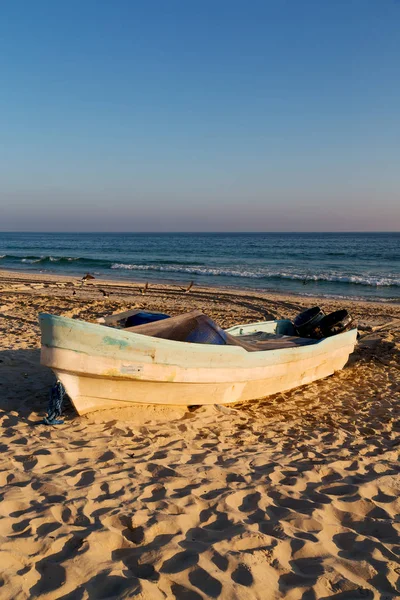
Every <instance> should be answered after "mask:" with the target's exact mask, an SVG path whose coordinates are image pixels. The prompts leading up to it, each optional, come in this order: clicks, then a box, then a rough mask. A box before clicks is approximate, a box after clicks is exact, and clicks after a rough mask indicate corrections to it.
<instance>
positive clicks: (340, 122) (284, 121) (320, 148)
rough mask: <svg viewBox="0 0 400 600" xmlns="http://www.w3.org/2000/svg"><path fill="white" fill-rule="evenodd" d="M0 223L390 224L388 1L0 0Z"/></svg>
mask: <svg viewBox="0 0 400 600" xmlns="http://www.w3.org/2000/svg"><path fill="white" fill-rule="evenodd" d="M0 75H1V81H0V209H1V211H0V230H17V231H21V230H32V231H51V230H56V231H95V230H98V231H106V230H108V231H168V230H172V231H199V230H200V231H212V230H217V231H228V230H232V231H235V230H239V231H286V230H290V231H305V230H311V231H318V230H350V231H355V230H360V231H362V230H382V231H383V230H392V231H394V230H399V229H400V174H399V173H400V1H399V0H157V1H156V0H142V1H140V2H137V1H135V0H114V1H109V0H79V1H78V0H64V1H55V0H26V1H23V0H4V1H3V2H1V4H0Z"/></svg>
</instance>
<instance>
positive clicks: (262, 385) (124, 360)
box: [40, 314, 357, 415]
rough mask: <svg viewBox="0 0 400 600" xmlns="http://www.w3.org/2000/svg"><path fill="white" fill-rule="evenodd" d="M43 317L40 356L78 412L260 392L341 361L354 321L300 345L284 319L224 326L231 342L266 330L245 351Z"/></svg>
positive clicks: (310, 377) (315, 375)
mask: <svg viewBox="0 0 400 600" xmlns="http://www.w3.org/2000/svg"><path fill="white" fill-rule="evenodd" d="M40 324H41V330H42V350H41V363H42V364H43V365H46V366H48V367H50V368H51V369H53V371H54V373H55V374H56V376H57V378H58V379H59V380H60V381H61V383H62V384H63V385H64V387H65V389H66V391H67V393H68V395H69V397H70V398H71V400H72V402H73V404H74V406H75V408H76V410H77V412H78V413H79V414H80V415H82V414H84V413H87V412H90V411H94V410H99V409H106V408H113V407H121V406H128V405H129V404H132V403H144V404H172V405H178V404H181V405H182V404H183V405H200V404H228V403H232V402H238V401H242V400H249V399H255V398H262V397H264V396H268V395H271V394H276V393H277V392H282V391H285V390H290V389H291V388H294V387H297V386H300V385H304V384H307V383H310V382H312V381H315V380H317V379H321V378H323V377H327V376H328V375H332V373H334V372H335V371H337V370H339V369H342V368H343V367H344V365H345V364H346V362H347V360H348V358H349V354H350V353H351V352H352V351H353V349H354V346H355V343H356V338H357V330H356V329H352V330H350V331H346V332H344V333H340V334H338V335H335V336H332V337H329V338H325V339H322V340H318V341H317V340H312V341H311V340H308V341H307V340H306V341H304V340H303V342H304V344H305V345H303V343H302V342H301V340H302V338H297V339H298V340H299V341H298V342H297V341H296V339H295V338H293V337H291V336H292V335H293V333H294V332H293V325H292V323H291V321H288V320H279V321H265V322H259V323H251V324H249V325H238V326H235V327H231V328H230V329H227V330H226V333H227V334H228V335H229V336H232V337H230V339H231V340H233V342H232V343H235V342H236V341H237V342H238V343H239V344H242V345H244V346H246V340H247V342H248V340H249V339H250V340H251V339H252V337H251V336H253V338H254V336H255V338H256V340H260V339H263V338H264V339H265V338H266V339H265V343H264V342H263V343H259V346H260V347H262V348H263V349H262V350H258V346H257V342H256V344H255V348H254V344H253V346H252V351H248V350H247V349H246V348H245V347H242V346H241V345H239V346H237V345H212V344H201V343H188V342H182V341H174V340H170V339H162V338H159V337H150V335H143V334H142V333H136V332H133V331H129V330H120V329H113V328H111V327H106V326H104V325H98V324H92V323H86V322H84V321H78V320H75V319H70V318H66V317H59V316H54V315H49V314H42V315H40ZM142 327H143V326H142ZM134 329H135V330H140V327H136V328H134ZM220 331H222V330H220ZM249 336H250V337H249ZM282 336H283V337H282ZM289 338H290V339H289ZM242 340H243V342H242ZM268 340H269V341H268ZM290 340H291V341H290ZM281 346H283V347H281ZM268 348H269V349H268Z"/></svg>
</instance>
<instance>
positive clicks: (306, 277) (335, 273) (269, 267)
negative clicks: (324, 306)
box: [0, 233, 400, 301]
mask: <svg viewBox="0 0 400 600" xmlns="http://www.w3.org/2000/svg"><path fill="white" fill-rule="evenodd" d="M0 269H9V270H19V271H29V272H33V271H35V272H40V273H58V274H65V275H76V276H82V275H83V274H85V273H87V272H89V273H91V274H93V275H94V276H97V277H102V278H110V279H124V280H129V279H130V280H132V281H149V282H157V281H158V282H176V283H178V282H179V283H180V284H188V283H189V282H190V281H194V282H195V283H197V284H201V285H206V286H223V287H235V288H242V289H253V290H255V289H258V290H270V291H278V292H294V293H297V294H305V295H315V294H317V295H320V296H335V297H343V298H345V297H355V298H363V299H371V300H372V299H374V300H386V301H389V300H395V301H400V233H0Z"/></svg>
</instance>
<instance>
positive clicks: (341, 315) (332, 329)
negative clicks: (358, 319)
mask: <svg viewBox="0 0 400 600" xmlns="http://www.w3.org/2000/svg"><path fill="white" fill-rule="evenodd" d="M352 323H353V317H352V316H351V315H350V314H349V313H348V312H347V310H336V311H335V312H332V313H330V314H329V315H326V316H325V317H324V318H323V319H321V321H320V322H319V323H318V329H319V330H320V332H321V335H322V337H330V336H331V335H336V334H338V333H343V332H344V331H348V330H349V329H351V327H352Z"/></svg>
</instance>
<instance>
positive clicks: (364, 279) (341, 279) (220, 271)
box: [111, 263, 400, 287]
mask: <svg viewBox="0 0 400 600" xmlns="http://www.w3.org/2000/svg"><path fill="white" fill-rule="evenodd" d="M111 269H125V270H130V271H157V272H165V273H186V274H188V275H203V276H206V277H242V278H248V279H291V280H293V281H302V282H303V283H304V284H307V283H308V282H312V281H313V282H318V281H321V282H322V281H324V282H331V283H333V282H335V283H344V284H355V285H366V286H376V287H379V286H385V287H390V286H400V279H395V278H390V277H379V276H374V275H370V276H359V275H336V274H332V275H323V274H318V275H309V274H306V273H288V272H286V271H271V270H270V271H265V270H259V271H251V270H250V271H249V270H239V269H227V268H219V267H198V266H186V267H184V266H178V265H153V264H150V265H143V264H139V265H136V264H125V263H113V264H112V265H111Z"/></svg>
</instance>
